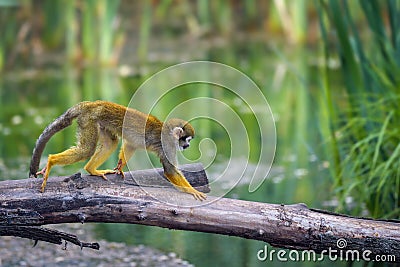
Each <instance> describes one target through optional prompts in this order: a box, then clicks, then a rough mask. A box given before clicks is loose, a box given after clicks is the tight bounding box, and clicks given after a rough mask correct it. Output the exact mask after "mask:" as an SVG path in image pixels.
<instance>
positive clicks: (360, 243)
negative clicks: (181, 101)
mask: <svg viewBox="0 0 400 267" xmlns="http://www.w3.org/2000/svg"><path fill="white" fill-rule="evenodd" d="M183 167H184V169H186V171H185V176H186V177H187V178H188V180H189V182H190V183H192V184H194V183H195V182H197V184H196V185H195V186H196V187H197V188H198V189H200V190H202V191H203V192H207V191H209V189H208V181H207V177H206V175H205V172H204V170H203V169H202V166H201V165H199V164H191V165H185V166H183ZM161 172H162V171H161V170H146V171H136V172H132V173H129V174H128V173H127V174H126V176H127V177H126V178H125V180H122V179H121V177H120V176H118V175H110V176H107V177H108V178H109V179H108V181H104V180H103V179H100V178H99V177H93V176H83V177H80V175H74V176H72V177H50V178H49V181H48V186H47V187H46V191H45V192H44V193H40V192H39V188H40V184H41V179H34V178H31V179H24V180H16V181H4V182H0V225H2V226H15V225H17V226H22V225H29V226H40V225H45V224H58V223H73V222H80V223H84V222H110V223H116V222H118V223H134V224H143V225H153V226H159V227H165V228H170V229H181V230H190V231H199V232H207V233H216V234H223V235H232V236H239V237H243V238H248V239H255V240H262V241H265V242H268V243H270V244H271V245H273V246H277V247H281V248H290V249H297V250H306V249H307V250H308V249H312V250H314V251H315V252H317V253H321V252H323V251H324V250H328V249H336V250H340V249H341V250H343V251H348V250H355V251H358V252H360V253H362V252H363V251H365V250H369V251H371V253H370V254H369V257H371V258H372V257H373V256H375V255H394V256H395V260H396V261H397V262H399V261H400V223H399V222H398V221H382V220H371V219H364V218H354V217H350V216H344V215H340V214H334V213H329V212H326V211H319V210H315V209H308V208H307V207H306V206H305V205H304V204H295V205H277V204H267V203H259V202H249V201H242V200H235V199H228V198H220V199H218V198H215V197H212V196H208V199H207V201H206V203H204V202H199V201H196V200H194V199H193V197H192V196H190V195H188V194H184V193H181V192H178V191H177V190H176V189H174V188H172V186H171V185H170V183H168V182H166V181H165V180H164V179H163V178H162V175H161ZM130 177H133V178H134V179H135V180H136V182H135V183H133V181H132V179H131V178H130ZM150 177H151V179H150ZM150 180H151V181H152V182H149V181H150ZM144 181H146V182H147V183H146V187H143V186H142V187H139V186H135V185H134V184H138V183H139V184H142V185H143V183H144ZM160 183H162V184H163V185H162V186H160V185H159V184H160ZM171 201H173V203H176V204H174V205H171V204H167V203H171ZM0 234H1V232H0ZM340 238H343V239H345V241H346V242H347V243H346V246H345V247H338V245H337V241H338V239H340Z"/></svg>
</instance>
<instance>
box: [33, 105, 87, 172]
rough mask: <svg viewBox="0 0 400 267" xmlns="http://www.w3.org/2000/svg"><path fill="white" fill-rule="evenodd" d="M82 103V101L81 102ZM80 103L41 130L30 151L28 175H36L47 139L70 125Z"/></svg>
mask: <svg viewBox="0 0 400 267" xmlns="http://www.w3.org/2000/svg"><path fill="white" fill-rule="evenodd" d="M82 103H83V102H82ZM82 103H79V104H77V105H75V106H73V107H71V108H69V109H68V110H67V111H65V112H64V114H62V115H61V116H60V117H58V118H57V119H55V120H54V121H53V122H52V123H50V124H49V125H48V126H47V127H46V129H44V131H43V132H42V134H41V135H40V136H39V138H38V139H37V140H36V145H35V148H34V149H33V152H32V159H31V165H30V169H29V177H31V178H32V177H37V175H36V173H37V171H38V169H39V164H40V157H41V156H42V153H43V150H44V148H45V146H46V144H47V142H48V141H49V139H50V138H51V137H52V136H53V135H54V134H55V133H57V132H59V131H61V130H62V129H64V128H66V127H68V126H70V125H71V124H72V121H73V119H75V118H76V117H78V116H79V114H80V113H81V106H82Z"/></svg>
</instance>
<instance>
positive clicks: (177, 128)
mask: <svg viewBox="0 0 400 267" xmlns="http://www.w3.org/2000/svg"><path fill="white" fill-rule="evenodd" d="M167 124H168V126H169V127H171V128H170V129H172V136H173V138H174V139H175V142H176V143H175V145H176V147H177V149H178V150H181V151H182V150H184V149H186V148H188V147H189V146H190V141H191V140H192V139H193V137H194V129H193V127H192V125H190V124H189V123H188V122H186V121H184V120H180V119H170V120H169V121H168V122H167Z"/></svg>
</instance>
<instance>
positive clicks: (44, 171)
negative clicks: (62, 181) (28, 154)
mask: <svg viewBox="0 0 400 267" xmlns="http://www.w3.org/2000/svg"><path fill="white" fill-rule="evenodd" d="M46 169H47V166H46V167H44V168H43V169H42V170H41V171H39V172H37V173H36V176H35V177H37V176H38V175H44V174H45V173H46Z"/></svg>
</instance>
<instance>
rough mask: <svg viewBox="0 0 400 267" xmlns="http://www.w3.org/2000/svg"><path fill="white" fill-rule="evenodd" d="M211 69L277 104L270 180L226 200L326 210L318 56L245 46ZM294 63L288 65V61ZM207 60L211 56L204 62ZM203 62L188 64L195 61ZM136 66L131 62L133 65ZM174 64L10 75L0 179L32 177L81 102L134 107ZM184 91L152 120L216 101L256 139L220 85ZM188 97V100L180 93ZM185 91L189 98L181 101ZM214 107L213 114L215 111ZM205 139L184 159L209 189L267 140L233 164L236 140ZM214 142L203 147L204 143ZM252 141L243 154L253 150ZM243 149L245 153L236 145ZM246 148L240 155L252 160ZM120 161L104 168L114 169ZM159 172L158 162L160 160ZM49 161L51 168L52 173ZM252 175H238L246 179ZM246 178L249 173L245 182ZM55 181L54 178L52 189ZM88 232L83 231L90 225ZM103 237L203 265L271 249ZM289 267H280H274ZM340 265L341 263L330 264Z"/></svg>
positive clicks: (117, 228) (125, 234) (202, 128)
mask: <svg viewBox="0 0 400 267" xmlns="http://www.w3.org/2000/svg"><path fill="white" fill-rule="evenodd" d="M204 54H205V57H203V58H202V59H204V58H207V59H209V60H212V61H216V62H222V63H225V64H228V65H230V66H233V67H235V68H237V69H239V70H240V71H242V72H244V73H245V74H247V75H248V76H249V77H250V78H251V79H253V80H254V81H255V82H256V84H257V85H258V86H259V87H260V88H261V90H262V93H263V94H264V96H265V97H266V98H267V100H268V102H269V103H270V105H271V109H272V113H273V115H274V118H275V121H276V127H277V140H278V143H277V151H276V155H275V161H274V163H273V165H272V169H271V172H270V175H269V178H268V179H267V181H265V182H264V183H263V184H262V185H261V187H260V188H259V189H258V190H256V191H255V192H253V193H249V191H248V179H247V180H246V179H244V180H242V181H241V182H240V183H238V185H236V186H235V187H234V188H233V189H232V190H230V191H229V193H228V195H227V197H231V198H239V199H243V200H250V201H261V202H268V203H278V204H279V203H285V204H292V203H298V202H303V203H306V204H307V205H308V206H310V207H314V208H323V207H322V204H321V203H323V202H324V201H327V200H329V197H330V193H329V190H330V188H331V187H330V183H331V181H330V180H329V178H328V177H329V175H328V170H327V167H328V164H327V162H326V161H325V160H324V158H323V157H322V156H321V153H320V150H321V148H322V146H323V144H322V142H321V141H320V138H319V132H318V129H317V122H316V118H315V116H316V112H318V111H317V110H316V105H315V103H314V101H315V99H314V94H315V90H318V89H317V86H318V83H317V81H316V80H315V78H313V77H315V75H316V74H317V71H318V70H317V68H316V67H315V66H313V65H312V64H311V63H312V62H313V61H315V52H314V51H307V50H301V51H293V52H292V53H290V52H289V51H280V52H279V51H278V50H277V49H276V48H270V47H266V45H265V44H264V43H261V42H257V41H255V42H254V43H246V44H236V45H234V46H228V47H223V48H210V49H208V50H205V52H204ZM283 54H284V55H285V57H283V56H282V55H283ZM203 56H204V55H203ZM194 59H197V58H190V56H189V58H188V60H194ZM125 61H128V60H125ZM169 65H172V63H170V62H154V63H149V64H146V65H141V66H140V67H133V66H130V65H124V66H120V67H118V68H98V67H95V66H87V67H85V68H82V69H76V68H75V67H73V66H70V65H67V64H62V63H57V64H56V65H43V66H42V67H40V68H34V69H21V70H16V71H13V72H6V73H5V74H4V75H3V76H1V77H0V101H1V112H0V153H1V157H0V177H1V178H2V179H23V178H26V177H27V174H28V169H29V168H28V164H29V161H30V155H31V151H32V149H33V147H34V143H35V141H36V138H37V137H38V136H39V134H40V133H41V131H42V130H43V129H44V127H45V126H46V125H47V124H48V123H49V122H51V121H52V120H53V119H54V118H55V117H57V116H58V115H60V114H61V113H63V111H65V110H66V109H67V108H68V107H70V106H72V105H73V104H75V103H77V102H79V101H82V100H96V99H103V100H109V101H113V102H116V103H120V104H123V105H128V103H129V101H130V99H131V97H132V95H133V94H134V93H135V91H136V89H137V88H138V87H139V86H140V85H141V84H142V83H143V82H144V81H146V79H147V78H148V77H150V76H151V75H152V74H154V73H156V72H158V71H160V70H162V69H163V68H164V67H165V66H169ZM162 86H163V82H160V84H159V88H154V90H148V91H146V93H145V94H144V95H143V96H142V98H141V99H140V101H143V103H146V101H150V100H151V99H152V98H153V97H154V94H157V93H159V92H160V91H159V90H160V88H162ZM185 88H186V89H185V90H184V91H176V92H173V93H171V94H170V95H167V96H166V97H165V98H163V99H162V101H160V103H159V105H157V107H156V108H155V109H154V111H153V112H152V113H153V114H154V115H157V116H160V118H162V117H163V116H165V114H167V113H169V111H171V110H172V109H173V108H174V107H175V106H176V105H178V104H179V103H182V102H184V101H185V100H190V99H192V98H193V97H200V96H202V97H204V96H208V97H213V98H217V99H218V100H220V101H222V102H224V103H227V105H228V106H229V107H232V109H234V110H235V111H236V112H237V113H238V114H239V116H240V118H241V119H242V120H243V122H244V124H245V127H246V129H247V130H248V131H249V132H250V133H252V134H253V133H256V132H257V125H256V124H255V123H254V117H253V116H252V115H251V114H250V115H248V112H247V111H248V110H246V108H243V106H242V104H241V102H240V100H238V98H237V97H236V96H235V95H234V94H231V93H229V92H226V91H224V90H222V89H221V88H216V87H215V86H212V85H204V84H198V85H187V86H186V87H185ZM178 92H179V93H178ZM181 92H183V93H181ZM208 108H209V107H208ZM200 110H201V111H202V112H204V110H207V107H204V106H196V105H189V106H187V107H184V108H183V109H182V110H181V113H180V114H184V115H185V114H188V115H193V114H196V113H197V112H199V111H200ZM193 124H194V126H195V128H196V130H197V132H198V135H199V137H200V138H195V139H194V141H193V144H192V146H191V148H190V149H188V151H187V152H186V151H185V153H184V154H183V155H182V156H180V163H184V162H190V161H200V162H202V163H203V164H204V165H205V166H207V173H208V176H209V177H210V180H213V177H216V176H218V175H219V174H220V172H221V170H223V169H224V166H226V164H227V162H229V160H232V162H234V163H236V164H234V165H239V166H240V165H241V164H242V163H243V161H246V157H247V156H248V157H249V158H250V162H249V164H250V166H249V170H250V171H251V168H252V166H253V164H255V163H256V158H257V153H258V152H259V151H258V147H259V144H260V143H259V142H260V139H259V138H253V139H252V140H249V146H250V150H251V151H250V153H249V155H244V156H246V157H241V156H240V154H239V155H236V156H235V157H234V158H230V155H231V152H232V151H231V150H232V148H230V146H229V142H228V140H229V134H232V135H235V133H229V134H227V132H225V131H224V129H223V127H221V126H220V125H218V123H214V122H212V121H210V120H205V119H204V120H202V119H199V120H197V121H194V122H193ZM75 128H76V126H75V125H74V126H72V127H70V128H68V129H66V130H64V131H62V132H60V133H57V134H56V135H55V136H54V137H53V138H52V139H51V141H50V142H49V143H48V145H47V147H46V149H45V151H44V155H47V154H49V153H57V152H59V151H62V150H64V149H66V148H68V147H69V146H71V145H73V144H74V142H75V132H74V129H75ZM203 139H204V140H205V141H204V142H203V143H201V144H200V140H203ZM245 143H246V142H243V144H242V145H245ZM235 145H239V144H235ZM245 149H246V147H245V146H244V147H243V148H241V147H239V150H244V151H245ZM143 155H144V154H143V153H137V154H135V155H134V157H133V159H132V166H133V168H135V169H143V168H146V167H148V166H147V165H146V164H147V163H146V162H144V161H143V160H142V158H143ZM116 162H117V152H115V153H114V154H113V155H112V156H111V158H110V159H109V160H108V161H107V162H106V163H105V164H104V168H113V167H114V166H115V163H116ZM152 162H153V163H155V165H157V160H156V159H154V158H153V159H152ZM43 164H44V161H43V162H42V165H41V166H43ZM83 165H84V163H76V164H73V165H71V166H66V167H55V168H54V170H53V172H52V174H53V175H68V174H71V173H73V172H77V171H78V170H80V171H83V170H82V168H83ZM242 171H243V169H240V168H238V169H237V170H233V174H234V173H235V172H237V176H240V175H241V172H242ZM244 176H245V177H246V173H245V175H244ZM49 182H51V179H50V181H49ZM230 182H231V181H227V180H224V181H222V182H221V181H220V182H216V183H213V190H215V192H218V191H221V190H225V189H226V188H230V187H231V186H232V184H230ZM83 227H84V225H83ZM96 235H97V238H99V239H101V238H105V239H107V240H110V241H117V242H126V243H127V244H145V245H149V246H152V247H156V248H159V249H161V250H164V251H173V252H176V253H177V254H178V255H179V256H180V257H182V258H184V259H187V260H189V261H190V262H192V263H194V264H195V265H197V266H227V265H229V266H265V265H266V264H267V263H266V262H260V261H259V260H258V259H257V257H256V255H257V252H258V251H259V250H260V249H263V248H264V243H262V242H259V241H252V240H245V239H241V238H236V237H226V236H219V235H212V234H204V233H194V232H184V231H175V230H167V229H161V228H156V227H148V226H140V225H127V224H98V225H97V226H96ZM268 264H269V265H275V266H280V265H281V263H280V262H268ZM291 264H292V265H293V266H294V265H296V266H299V265H303V266H310V265H317V264H320V263H315V264H310V263H299V262H294V263H291ZM328 264H330V265H331V264H332V263H328Z"/></svg>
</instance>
